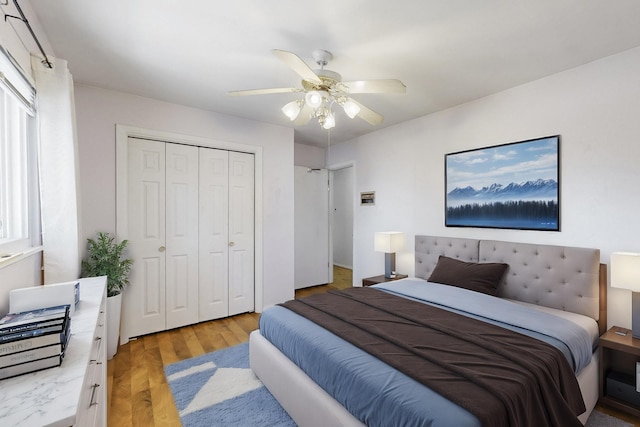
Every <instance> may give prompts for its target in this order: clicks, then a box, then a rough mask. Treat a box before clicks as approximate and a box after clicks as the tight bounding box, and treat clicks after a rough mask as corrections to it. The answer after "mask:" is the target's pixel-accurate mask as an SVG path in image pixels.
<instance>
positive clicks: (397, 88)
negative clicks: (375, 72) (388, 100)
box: [342, 79, 407, 93]
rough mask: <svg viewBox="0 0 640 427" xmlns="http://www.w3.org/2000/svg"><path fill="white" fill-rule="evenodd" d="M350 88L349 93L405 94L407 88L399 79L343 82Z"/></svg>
mask: <svg viewBox="0 0 640 427" xmlns="http://www.w3.org/2000/svg"><path fill="white" fill-rule="evenodd" d="M342 84H343V85H346V86H347V87H348V88H349V93H405V92H406V91H407V87H406V86H405V85H404V83H402V82H401V81H400V80H398V79H383V80H356V81H352V82H342Z"/></svg>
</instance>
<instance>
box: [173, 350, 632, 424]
mask: <svg viewBox="0 0 640 427" xmlns="http://www.w3.org/2000/svg"><path fill="white" fill-rule="evenodd" d="M164 372H165V375H166V376H167V381H168V382H169V387H170V388H171V392H172V393H173V400H174V401H175V403H176V407H177V408H178V412H179V413H180V420H181V421H182V425H183V426H184V427H201V426H202V427H205V426H206V427H214V426H225V427H229V426H256V427H258V426H260V427H275V426H283V427H288V426H295V425H296V424H295V423H294V422H293V420H291V418H290V417H289V415H288V414H287V412H286V411H285V410H284V409H282V406H280V404H279V403H278V401H277V400H276V399H275V398H274V397H273V396H272V395H271V393H269V391H268V390H267V389H266V387H265V386H264V385H263V384H262V383H261V382H260V380H259V379H258V378H256V376H255V375H254V374H253V371H251V369H250V368H249V343H244V344H239V345H237V346H234V347H230V348H226V349H224V350H219V351H215V352H213V353H207V354H203V355H202V356H198V357H194V358H192V359H187V360H183V361H182V362H178V363H174V364H171V365H167V366H166V367H165V368H164ZM628 426H630V427H633V425H632V424H629V423H626V422H624V421H622V420H619V419H617V418H614V417H611V416H609V415H605V414H603V413H601V412H598V411H593V413H592V414H591V417H589V420H588V421H587V424H586V426H585V427H628Z"/></svg>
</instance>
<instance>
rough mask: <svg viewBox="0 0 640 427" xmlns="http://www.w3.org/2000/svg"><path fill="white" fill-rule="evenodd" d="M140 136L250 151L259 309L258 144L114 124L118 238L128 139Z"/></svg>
mask: <svg viewBox="0 0 640 427" xmlns="http://www.w3.org/2000/svg"><path fill="white" fill-rule="evenodd" d="M129 137H134V138H142V139H150V140H155V141H162V142H172V143H177V144H184V145H193V146H198V147H208V148H216V149H222V150H228V151H238V152H243V153H250V154H253V155H254V159H255V171H254V172H255V188H254V191H255V205H254V209H255V215H254V226H255V229H254V231H255V259H254V263H255V270H254V274H255V296H254V298H255V311H256V312H261V311H262V309H263V282H262V276H263V254H262V247H263V230H262V216H263V213H262V209H263V207H262V165H263V158H262V155H263V154H262V147H258V146H254V145H248V144H240V143H235V142H229V141H220V140H215V139H209V138H202V137H195V136H188V135H182V134H176V133H170V132H163V131H157V130H149V129H142V128H137V127H132V126H125V125H118V124H117V125H116V235H117V239H118V240H119V241H122V240H124V239H127V230H128V214H127V212H128V206H127V194H128V190H127V184H128V150H127V144H128V138H129ZM121 337H122V338H121V344H125V343H126V342H128V338H127V337H124V336H123V335H122V334H121Z"/></svg>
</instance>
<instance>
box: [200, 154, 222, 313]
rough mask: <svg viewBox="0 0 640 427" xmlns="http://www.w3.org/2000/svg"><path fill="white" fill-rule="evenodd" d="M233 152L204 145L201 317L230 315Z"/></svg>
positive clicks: (202, 171) (201, 163) (201, 225)
mask: <svg viewBox="0 0 640 427" xmlns="http://www.w3.org/2000/svg"><path fill="white" fill-rule="evenodd" d="M228 165H229V152H228V151H223V150H214V149H206V148H200V190H199V192H200V208H199V210H200V215H199V216H200V220H199V223H200V267H199V270H200V274H199V278H200V280H199V291H200V295H199V300H200V321H204V320H210V319H218V318H221V317H226V316H228V315H229V287H228V284H229V201H228V200H229V195H228V194H229V166H228Z"/></svg>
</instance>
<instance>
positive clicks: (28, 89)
mask: <svg viewBox="0 0 640 427" xmlns="http://www.w3.org/2000/svg"><path fill="white" fill-rule="evenodd" d="M0 85H2V86H3V87H4V89H6V90H7V92H9V93H11V94H12V95H13V96H15V97H16V98H17V99H18V100H19V101H20V102H22V103H23V104H24V106H25V107H26V108H27V110H28V111H30V112H31V113H32V114H33V112H34V111H35V99H36V90H35V89H34V87H33V86H32V85H31V83H30V82H29V80H28V79H27V77H26V76H25V75H24V74H23V72H22V70H21V69H20V66H19V65H18V64H17V62H16V61H15V59H13V57H12V56H11V54H10V53H9V52H7V51H6V50H5V49H4V48H3V47H2V46H0Z"/></svg>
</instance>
